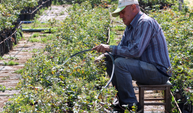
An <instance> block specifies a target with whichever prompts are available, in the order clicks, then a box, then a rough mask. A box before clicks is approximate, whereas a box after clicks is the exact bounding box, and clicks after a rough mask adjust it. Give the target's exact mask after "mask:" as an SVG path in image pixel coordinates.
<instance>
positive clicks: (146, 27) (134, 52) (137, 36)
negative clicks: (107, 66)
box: [112, 21, 154, 58]
mask: <svg viewBox="0 0 193 113" xmlns="http://www.w3.org/2000/svg"><path fill="white" fill-rule="evenodd" d="M153 32H154V30H153V27H152V26H151V25H150V23H149V22H147V21H143V22H141V23H140V24H139V25H138V27H136V28H135V29H134V31H133V37H134V38H133V39H131V37H127V36H125V37H127V38H130V39H129V40H130V41H128V42H127V43H128V44H127V45H124V46H122V45H121V44H119V45H118V46H112V53H114V54H115V55H120V56H124V57H129V58H139V57H140V56H141V55H142V54H143V52H144V51H145V49H146V48H147V46H148V44H149V43H150V40H151V38H152V36H153ZM124 35H125V33H124ZM121 42H124V38H123V40H122V41H121Z"/></svg>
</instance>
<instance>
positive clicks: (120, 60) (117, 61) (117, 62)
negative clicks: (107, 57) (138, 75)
mask: <svg viewBox="0 0 193 113" xmlns="http://www.w3.org/2000/svg"><path fill="white" fill-rule="evenodd" d="M124 62H125V58H121V57H120V58H117V59H115V66H121V65H123V63H124Z"/></svg>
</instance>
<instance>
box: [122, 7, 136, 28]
mask: <svg viewBox="0 0 193 113" xmlns="http://www.w3.org/2000/svg"><path fill="white" fill-rule="evenodd" d="M133 11H134V9H133V7H132V5H129V6H126V7H125V8H124V9H123V10H122V11H121V12H120V13H119V15H120V18H122V20H123V23H124V24H125V25H129V24H130V23H131V21H132V20H133V18H134V14H133Z"/></svg>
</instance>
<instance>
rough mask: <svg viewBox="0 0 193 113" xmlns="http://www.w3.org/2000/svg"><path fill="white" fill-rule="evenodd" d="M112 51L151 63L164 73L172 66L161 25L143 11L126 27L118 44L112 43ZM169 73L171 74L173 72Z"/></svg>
mask: <svg viewBox="0 0 193 113" xmlns="http://www.w3.org/2000/svg"><path fill="white" fill-rule="evenodd" d="M112 53H113V54H115V55H120V56H123V57H128V58H134V59H139V60H141V61H144V62H147V63H151V64H153V65H155V66H156V67H157V68H158V69H160V70H161V71H162V72H164V73H167V69H168V68H170V67H171V64H170V59H169V55H168V49H167V43H166V39H165V36H164V34H163V31H162V29H161V27H160V25H159V24H158V23H157V21H156V20H154V19H153V18H151V17H149V16H147V15H146V14H145V13H143V12H139V13H138V14H137V15H136V16H135V18H134V19H133V20H132V22H131V23H130V25H129V26H127V27H126V29H125V31H124V34H123V37H122V39H121V42H120V43H119V44H118V46H115V45H112ZM168 75H169V76H171V73H168Z"/></svg>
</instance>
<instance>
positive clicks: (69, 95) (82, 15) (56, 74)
mask: <svg viewBox="0 0 193 113" xmlns="http://www.w3.org/2000/svg"><path fill="white" fill-rule="evenodd" d="M68 11H69V12H68V14H69V17H67V18H66V19H65V20H63V22H62V23H61V26H60V28H59V29H58V31H57V33H56V37H55V38H52V41H50V42H49V43H48V44H47V45H46V48H45V49H43V50H40V51H39V52H38V53H37V54H35V55H34V56H33V58H32V59H30V60H29V61H27V62H26V64H25V68H24V71H23V73H22V80H21V81H20V84H19V85H18V88H19V89H20V94H18V95H15V96H14V98H12V99H11V100H10V102H8V103H7V105H6V106H5V107H4V110H5V112H13V111H14V112H79V113H82V112H87V111H88V112H99V111H105V109H106V108H107V109H110V107H109V105H110V104H111V103H112V98H113V97H114V96H115V93H116V91H115V89H114V88H113V87H111V88H107V89H106V90H103V92H102V93H101V96H99V99H97V98H96V96H97V94H98V93H99V91H100V90H101V88H102V86H104V85H105V84H106V83H107V81H108V80H109V79H108V77H107V76H106V75H105V68H104V65H102V63H99V64H95V63H94V59H95V57H96V56H98V55H99V54H98V53H96V52H95V51H92V52H87V53H82V54H79V55H77V56H75V57H73V58H71V59H70V60H68V62H66V63H65V64H63V63H64V62H65V61H66V60H67V59H68V58H69V57H70V55H72V54H74V53H77V52H79V51H81V50H85V49H90V48H92V47H93V46H95V45H96V44H100V43H104V42H105V41H106V37H107V34H108V33H107V31H108V30H107V28H108V27H109V24H110V17H109V10H108V9H105V8H103V7H100V6H99V7H95V8H92V5H91V3H90V2H88V1H86V2H83V3H81V5H80V4H74V5H73V6H72V7H71V8H70V9H69V10H68ZM62 64H63V65H62ZM99 102H100V103H104V104H105V106H101V104H99Z"/></svg>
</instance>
